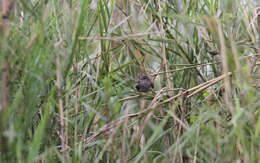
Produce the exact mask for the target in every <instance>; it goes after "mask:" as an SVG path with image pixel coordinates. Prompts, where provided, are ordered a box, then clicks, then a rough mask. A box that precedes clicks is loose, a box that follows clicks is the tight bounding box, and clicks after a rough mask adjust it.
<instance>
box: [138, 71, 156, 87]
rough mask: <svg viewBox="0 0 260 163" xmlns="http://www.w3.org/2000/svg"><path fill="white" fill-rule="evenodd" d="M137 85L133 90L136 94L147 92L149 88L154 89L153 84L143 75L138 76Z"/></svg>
mask: <svg viewBox="0 0 260 163" xmlns="http://www.w3.org/2000/svg"><path fill="white" fill-rule="evenodd" d="M138 79H139V80H138V83H137V84H136V86H135V88H136V90H137V91H138V92H148V91H150V90H151V88H154V85H153V82H152V81H151V80H150V79H149V77H148V76H146V75H145V74H143V73H140V74H139V75H138Z"/></svg>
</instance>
